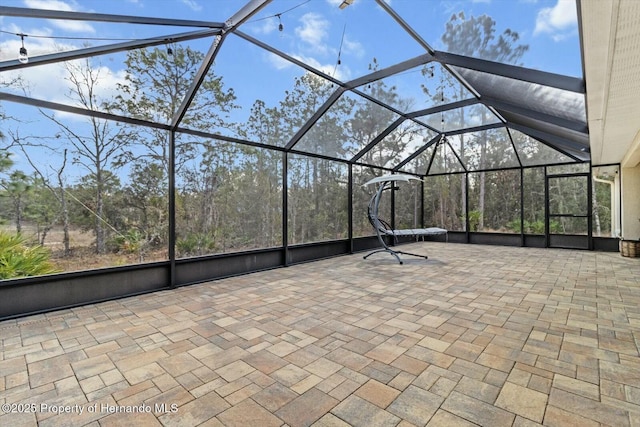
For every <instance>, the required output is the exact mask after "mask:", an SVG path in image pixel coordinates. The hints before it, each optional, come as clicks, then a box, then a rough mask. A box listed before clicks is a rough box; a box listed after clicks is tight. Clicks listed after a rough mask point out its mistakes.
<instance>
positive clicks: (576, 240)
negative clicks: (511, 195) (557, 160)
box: [544, 168, 593, 250]
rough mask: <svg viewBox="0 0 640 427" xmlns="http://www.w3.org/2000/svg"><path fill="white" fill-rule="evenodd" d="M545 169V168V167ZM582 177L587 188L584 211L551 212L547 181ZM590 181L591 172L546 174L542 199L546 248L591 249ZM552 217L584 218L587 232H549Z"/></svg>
mask: <svg viewBox="0 0 640 427" xmlns="http://www.w3.org/2000/svg"><path fill="white" fill-rule="evenodd" d="M545 170H546V168H545ZM573 178H583V179H584V180H585V181H586V189H587V206H586V212H578V213H575V212H552V211H551V194H550V191H549V188H550V187H549V183H550V181H551V180H556V179H560V180H562V179H573ZM592 191H593V189H592V182H591V173H589V172H582V173H561V174H547V173H545V180H544V199H545V213H544V219H545V247H547V248H565V249H586V250H593V213H592V204H593V202H592ZM553 218H560V219H561V218H586V220H587V234H586V235H582V234H568V233H567V234H564V233H552V232H551V227H550V225H551V220H552V219H553Z"/></svg>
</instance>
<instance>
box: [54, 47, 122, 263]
mask: <svg viewBox="0 0 640 427" xmlns="http://www.w3.org/2000/svg"><path fill="white" fill-rule="evenodd" d="M65 68H66V71H67V73H68V75H67V77H66V80H67V81H69V82H70V83H71V87H70V89H69V93H68V95H67V96H68V98H69V99H70V100H71V101H73V102H75V103H78V104H80V105H81V106H82V107H84V108H86V109H87V110H93V111H97V110H101V109H102V110H105V109H108V103H107V102H106V100H102V99H100V98H99V96H98V93H97V90H98V87H99V84H100V79H101V75H100V74H101V69H100V67H95V66H94V65H93V64H92V63H91V62H90V61H89V59H85V60H82V61H74V62H67V63H65ZM42 114H43V115H44V116H45V117H47V118H48V119H49V120H51V121H52V122H54V123H55V124H56V125H57V126H58V128H59V129H60V132H61V134H62V135H63V136H64V137H66V139H67V140H68V141H69V143H70V144H71V146H72V151H71V154H72V156H73V157H72V162H73V164H75V165H79V166H81V167H82V168H83V169H84V170H85V171H86V172H87V173H88V176H89V177H91V179H92V180H93V181H94V182H95V183H96V187H95V194H94V200H93V202H92V205H93V210H94V212H93V213H94V215H95V220H94V227H93V228H94V233H95V236H96V253H104V252H105V248H106V230H105V228H104V197H105V180H106V179H107V178H108V177H107V175H108V173H107V172H110V170H109V168H110V167H112V166H113V163H114V160H115V158H116V156H117V155H118V154H120V153H121V152H122V150H123V149H124V148H125V147H126V146H127V145H128V143H129V142H130V141H131V139H132V138H131V136H130V135H129V134H128V132H127V131H126V129H125V127H123V126H120V125H119V124H114V123H112V122H109V121H106V120H103V119H99V118H96V117H87V119H86V123H85V125H86V126H74V127H71V126H70V125H68V124H67V123H65V122H63V121H62V120H61V119H60V118H59V117H57V116H55V114H49V113H45V112H42Z"/></svg>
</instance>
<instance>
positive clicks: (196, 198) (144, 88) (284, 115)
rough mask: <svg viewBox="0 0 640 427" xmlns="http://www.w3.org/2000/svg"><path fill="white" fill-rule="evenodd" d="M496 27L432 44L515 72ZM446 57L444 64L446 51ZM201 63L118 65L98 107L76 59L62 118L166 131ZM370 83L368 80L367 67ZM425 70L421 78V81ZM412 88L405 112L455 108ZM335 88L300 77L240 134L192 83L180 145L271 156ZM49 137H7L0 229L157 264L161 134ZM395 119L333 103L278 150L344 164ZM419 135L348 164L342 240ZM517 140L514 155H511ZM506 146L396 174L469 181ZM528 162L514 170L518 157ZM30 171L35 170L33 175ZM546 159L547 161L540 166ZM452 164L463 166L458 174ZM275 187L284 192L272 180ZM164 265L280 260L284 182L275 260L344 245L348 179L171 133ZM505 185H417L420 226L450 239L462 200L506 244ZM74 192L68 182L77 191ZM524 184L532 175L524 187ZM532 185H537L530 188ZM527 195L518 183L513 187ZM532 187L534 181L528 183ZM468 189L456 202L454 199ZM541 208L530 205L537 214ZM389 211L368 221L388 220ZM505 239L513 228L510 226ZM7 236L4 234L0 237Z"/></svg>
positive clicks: (403, 220)
mask: <svg viewBox="0 0 640 427" xmlns="http://www.w3.org/2000/svg"><path fill="white" fill-rule="evenodd" d="M494 27H495V22H493V21H492V20H491V18H489V17H486V16H483V17H479V18H473V17H472V18H470V19H466V18H465V17H464V16H463V15H461V14H459V15H455V16H454V17H452V20H451V21H450V23H449V24H448V25H447V33H445V35H444V36H443V38H442V40H443V43H445V45H447V46H449V47H450V50H452V51H456V52H460V49H459V46H460V45H465V46H467V47H468V51H464V52H460V53H463V54H467V55H470V56H480V57H483V58H485V59H494V60H500V61H503V62H511V63H516V62H517V61H518V60H519V58H520V57H521V56H522V54H524V52H526V49H527V48H526V46H521V45H515V43H516V42H517V40H518V36H517V33H514V32H511V31H509V30H507V31H505V32H504V33H503V34H501V35H499V36H498V37H497V38H496V37H495V34H494V33H495V28H494ZM454 45H455V48H454ZM203 58H204V54H203V53H202V52H198V51H195V50H192V49H191V48H189V47H185V46H181V45H173V46H172V54H171V55H169V54H168V53H167V51H166V50H164V49H159V48H151V49H140V50H133V51H130V52H128V53H127V58H126V61H125V66H126V73H125V76H126V78H125V80H124V81H123V82H121V83H119V84H118V87H117V94H116V95H115V96H113V97H111V98H108V99H102V98H100V97H99V96H98V95H97V94H98V93H99V90H98V89H99V87H100V83H101V79H102V78H103V75H102V73H103V72H104V68H103V67H101V66H100V65H99V64H98V63H94V62H92V61H91V60H89V59H86V60H82V61H77V62H70V63H65V65H64V66H65V67H66V75H67V79H68V83H69V87H70V88H71V89H70V91H69V94H68V96H69V98H70V99H71V100H72V101H73V102H74V103H76V104H79V105H80V106H82V107H84V108H86V109H89V110H96V111H105V112H108V113H114V114H118V115H124V116H127V117H133V118H136V119H142V120H146V121H150V122H156V123H163V124H168V123H171V122H172V120H173V119H174V117H175V116H176V114H178V111H179V107H180V105H181V103H182V101H183V99H184V98H185V96H186V94H187V93H188V90H189V88H190V86H191V84H192V81H193V78H194V77H195V75H196V73H197V70H198V68H199V66H200V63H201V62H202V60H203ZM370 68H371V71H375V70H376V69H377V68H378V64H377V62H376V61H375V58H374V59H373V60H372V62H371V66H370ZM432 69H433V68H432V67H431V68H430V66H429V65H427V66H425V67H424V68H423V70H422V73H423V75H424V76H425V78H426V79H429V78H430V77H429V76H430V74H432ZM431 83H432V84H425V85H424V87H423V89H422V92H421V93H419V94H416V95H415V96H416V97H427V98H428V99H429V100H430V101H431V102H432V103H434V104H437V103H443V102H453V101H456V100H460V99H464V98H465V97H466V96H467V95H466V93H464V91H463V88H462V86H461V85H459V84H457V82H456V81H454V79H453V78H451V77H450V76H445V75H443V76H442V77H441V78H440V79H439V80H437V81H435V82H434V81H432V82H431ZM336 89H337V88H336V87H334V85H332V84H331V83H330V82H327V81H325V80H324V79H321V78H319V77H317V76H314V75H312V74H310V73H306V74H303V75H301V76H299V77H297V78H295V80H294V82H293V86H292V88H291V89H290V90H288V91H286V92H285V93H284V94H282V97H281V99H280V100H279V101H277V102H276V103H275V104H273V105H268V104H267V103H266V102H265V101H264V100H256V101H255V103H254V104H253V105H252V106H251V108H250V113H249V115H248V119H247V120H246V121H242V122H238V121H237V120H234V117H235V115H234V112H236V111H237V110H239V109H241V106H240V105H238V103H237V102H238V101H237V98H236V95H235V92H234V89H233V88H230V87H227V86H226V85H225V82H224V79H223V77H222V76H219V75H216V74H215V67H213V68H212V71H210V72H209V74H208V75H207V76H206V77H205V79H204V81H203V83H202V87H201V88H200V89H199V91H198V93H197V94H196V96H195V97H194V99H193V101H192V103H191V105H190V106H189V108H188V110H187V112H186V115H185V116H184V118H183V120H182V122H181V126H182V127H183V128H186V129H190V130H193V131H204V132H212V133H220V130H221V129H225V130H226V131H227V132H231V133H232V134H233V135H234V136H235V137H237V138H240V139H244V140H247V141H251V142H255V143H259V144H263V145H265V146H273V147H280V148H281V147H283V146H284V145H285V144H286V143H287V142H288V141H289V140H290V139H291V137H292V136H293V135H295V134H296V132H297V131H298V130H299V129H300V127H301V126H302V125H303V124H304V123H306V121H307V120H308V119H309V118H310V117H311V116H313V114H314V113H315V112H316V111H317V110H318V108H319V107H320V106H321V105H322V104H323V103H324V102H325V101H326V100H327V99H328V98H329V97H330V96H331V94H333V93H334V91H335V90H336ZM360 90H362V91H363V92H365V93H367V94H369V95H371V96H372V97H374V98H377V99H379V100H381V101H383V102H386V103H388V104H390V105H394V106H396V108H398V109H399V110H406V111H409V110H410V106H411V105H412V103H413V102H414V100H413V99H411V98H403V96H402V95H401V94H400V93H399V91H398V89H397V88H396V87H394V86H389V85H387V84H386V83H385V82H384V80H380V81H376V82H373V83H371V84H368V85H366V86H363V87H361V88H360ZM41 113H42V117H43V119H44V120H47V121H48V122H49V123H51V124H53V125H54V126H55V129H56V130H57V131H56V133H55V134H54V135H50V136H41V135H34V134H27V133H25V132H27V131H25V129H28V126H25V127H20V126H18V127H17V128H16V129H11V130H8V131H7V132H6V135H5V137H4V139H3V140H2V141H3V142H2V144H3V145H4V147H3V151H2V155H3V159H5V161H4V166H3V167H2V169H0V175H1V179H0V196H2V197H1V198H0V201H1V202H2V203H1V204H0V218H2V219H3V220H4V221H5V222H6V224H11V227H15V231H16V232H18V233H20V232H21V231H23V230H22V229H23V226H24V225H25V224H29V225H31V226H33V225H35V226H36V228H37V231H36V237H37V240H38V243H39V244H40V245H45V244H47V243H49V242H50V241H51V237H50V233H51V232H52V230H54V229H55V230H58V231H60V232H61V233H60V234H61V236H62V237H61V238H60V239H61V241H62V242H61V243H62V253H61V254H60V255H61V256H67V257H68V256H72V255H73V249H74V247H73V238H72V237H73V236H72V233H73V231H74V230H82V231H86V232H90V233H91V234H92V235H93V237H94V239H95V240H94V243H93V245H92V250H93V251H94V252H95V253H96V254H105V253H109V252H125V253H132V254H136V255H137V256H138V257H139V258H138V259H139V260H140V261H143V260H153V259H166V256H167V252H166V248H167V244H168V241H169V236H168V229H169V228H168V225H169V211H168V198H169V173H170V170H171V168H170V162H171V156H170V154H171V153H170V149H169V147H170V144H169V138H170V135H169V132H167V131H166V130H163V129H159V128H156V127H145V126H135V125H131V124H125V123H116V122H110V121H106V120H103V119H99V118H96V117H83V118H82V123H80V122H79V121H78V119H77V118H76V119H73V120H70V119H68V117H66V116H64V115H61V114H59V113H55V112H50V111H45V110H42V111H41ZM486 114H487V111H486V109H482V107H476V109H475V110H474V109H465V110H460V111H459V112H457V113H456V114H453V115H448V116H447V121H448V122H447V126H450V127H454V128H455V127H460V128H463V127H466V126H468V125H469V123H471V121H473V120H475V121H477V120H479V118H480V120H486V119H487V118H488V117H484V116H485V115H486ZM397 118H398V116H397V114H395V113H393V112H392V111H390V110H387V109H385V108H382V107H380V106H379V105H378V104H375V103H373V102H371V101H369V100H367V99H365V98H363V97H360V96H357V95H353V94H351V93H349V92H346V93H345V94H343V95H342V96H341V97H340V98H338V100H337V101H336V102H335V103H334V104H333V105H332V106H331V108H329V110H328V111H327V112H326V113H325V114H323V115H322V116H321V117H320V119H319V120H318V121H317V122H316V123H315V125H314V126H312V127H311V128H310V130H309V131H308V132H307V133H306V134H305V135H304V136H303V137H302V138H301V139H300V141H298V142H297V144H296V145H295V146H294V147H293V148H294V150H296V152H298V151H300V152H309V153H314V154H318V155H321V156H326V157H332V158H336V159H343V160H348V159H350V158H352V157H353V156H354V155H356V154H357V153H358V152H360V150H362V149H363V148H365V147H366V146H367V145H368V144H369V143H370V142H371V141H372V140H373V139H374V138H375V137H377V136H378V134H379V133H380V132H381V131H382V130H384V129H385V128H386V127H387V126H389V125H390V124H391V123H392V122H393V121H394V120H396V119H397ZM433 135H434V133H429V132H425V129H424V128H423V127H419V126H415V123H412V122H407V124H404V123H403V125H401V126H399V127H398V128H397V129H395V130H394V131H393V132H391V133H390V134H389V135H388V136H387V137H385V138H384V139H383V140H382V141H380V143H378V144H377V145H376V146H375V147H374V148H373V149H371V150H369V151H367V152H366V153H365V154H364V155H363V156H362V157H361V159H360V160H359V161H360V162H361V163H364V164H368V165H371V166H354V167H353V171H354V172H353V176H354V187H353V223H354V224H353V231H354V236H356V237H357V236H363V235H371V234H372V233H373V230H372V229H371V227H370V225H369V223H368V221H367V217H366V208H367V204H368V202H369V199H370V197H371V195H372V194H373V191H374V188H366V187H362V184H363V183H364V182H366V181H368V180H369V179H371V178H373V177H375V176H379V175H382V174H383V173H387V172H385V171H384V170H383V169H380V168H379V167H390V166H394V165H395V164H396V163H397V162H399V161H400V160H402V159H403V158H404V157H406V156H408V155H409V154H411V152H412V151H411V150H414V149H416V148H417V147H419V146H421V145H423V144H425V143H426V142H427V141H429V140H430V139H431V138H432V137H433ZM512 138H514V142H516V141H517V146H518V149H519V154H520V155H521V157H524V158H532V159H533V158H536V159H537V160H536V161H539V162H541V163H545V162H547V161H549V162H553V161H557V159H556V158H555V157H554V156H556V155H557V153H551V152H549V151H545V150H544V147H542V146H541V145H540V144H539V143H537V142H535V141H532V140H530V139H527V138H523V137H522V136H521V135H517V134H515V135H512ZM519 138H520V139H522V140H519ZM510 141H511V139H509V135H507V134H506V131H504V130H495V131H485V132H480V133H476V134H470V135H463V136H459V137H457V138H451V139H450V140H446V141H442V143H439V144H436V145H435V146H434V147H432V149H430V150H426V151H425V153H424V154H423V155H421V156H420V157H418V158H417V159H416V160H415V161H414V162H412V163H411V164H409V165H407V167H406V168H404V169H403V170H404V171H408V172H415V173H417V174H425V173H426V172H427V168H429V167H430V169H429V171H430V172H431V173H450V172H457V171H460V170H462V165H464V167H465V168H467V169H468V170H472V171H476V170H483V169H491V168H500V167H511V166H514V164H517V159H516V153H515V151H514V150H513V149H512V148H511V149H506V148H505V147H511V142H510ZM8 153H13V154H15V155H19V156H20V157H22V158H23V159H24V160H25V161H26V162H28V164H29V165H30V166H31V169H32V170H30V171H24V170H17V169H15V168H13V167H12V166H11V164H10V162H8V161H7V159H9V157H8ZM527 153H528V154H527ZM43 156H44V157H45V158H46V161H45V162H43ZM545 156H547V157H545ZM461 162H462V163H461ZM285 166H286V170H287V174H286V177H283V174H284V170H285ZM175 172H176V175H175V183H176V187H175V190H176V236H175V237H176V249H177V255H178V256H180V257H186V256H196V255H204V254H213V253H223V252H230V251H238V250H248V249H253V248H266V247H273V246H280V245H281V244H282V241H283V236H282V233H283V227H282V221H283V191H284V188H285V182H284V179H286V189H287V220H288V223H287V230H288V236H287V239H288V242H289V244H298V243H307V242H314V241H322V240H333V239H344V238H346V237H347V233H348V207H349V201H348V185H349V181H348V165H347V163H346V162H340V161H331V160H327V159H325V158H320V157H310V156H304V155H303V154H300V153H289V154H288V155H287V164H286V165H285V164H284V155H283V153H282V152H281V151H278V150H275V149H274V150H270V149H267V148H260V147H255V146H252V145H250V144H247V145H244V144H238V143H233V142H226V141H222V140H217V139H213V138H205V137H202V136H195V132H194V133H189V132H178V133H176V135H175ZM515 175H519V171H515V172H514V171H497V172H474V173H472V174H471V175H470V177H469V180H468V181H467V179H466V178H465V175H464V174H457V175H447V176H444V175H443V176H437V177H431V178H428V179H427V181H426V183H425V197H424V212H425V225H426V226H441V227H444V228H447V229H450V230H462V229H464V224H465V222H466V219H465V218H464V215H465V214H464V213H465V212H466V206H465V204H466V197H465V192H466V191H467V190H468V191H469V203H470V218H469V219H470V222H471V220H472V218H471V215H472V213H473V215H474V218H473V225H472V228H473V229H476V230H480V231H482V230H499V231H517V230H515V227H516V225H514V224H515V223H514V221H515V220H516V219H519V209H520V207H519V197H520V196H519V194H520V190H519V178H518V179H514V176H515ZM78 176H79V177H78ZM536 176H537V175H536ZM543 180H544V177H543ZM527 182H529V181H527ZM532 182H533V181H532ZM538 184H539V182H536V183H535V184H532V188H535V191H531V192H527V195H528V196H530V197H531V199H530V200H529V199H527V200H526V201H525V214H526V215H529V216H530V218H529V216H528V217H527V218H528V220H527V221H530V222H531V223H535V222H536V221H539V219H540V208H541V206H542V207H543V205H540V200H539V194H540V193H539V191H543V190H540V188H544V181H543V183H542V187H539V186H538ZM467 186H468V189H467ZM542 203H543V201H542ZM390 206H391V204H390V201H389V200H388V199H384V200H383V204H382V207H381V212H383V215H384V213H385V212H387V213H388V216H389V217H391V212H390ZM395 206H396V218H395V219H396V225H397V226H398V227H399V228H403V227H416V226H420V225H421V221H420V220H421V218H420V213H421V210H422V206H421V194H420V187H419V186H418V187H416V186H413V187H407V188H403V189H402V190H401V191H399V192H398V193H397V194H396V203H395ZM517 222H518V224H517V227H519V221H517ZM6 227H7V226H6V225H5V228H6Z"/></svg>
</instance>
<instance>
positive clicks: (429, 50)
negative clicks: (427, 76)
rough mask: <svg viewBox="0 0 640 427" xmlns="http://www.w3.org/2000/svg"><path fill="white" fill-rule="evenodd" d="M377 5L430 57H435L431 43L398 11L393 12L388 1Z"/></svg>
mask: <svg viewBox="0 0 640 427" xmlns="http://www.w3.org/2000/svg"><path fill="white" fill-rule="evenodd" d="M376 3H378V6H380V7H381V8H382V10H384V11H385V12H387V13H388V14H389V15H390V16H391V18H393V20H394V21H396V22H397V23H398V25H400V26H401V27H402V29H403V30H405V31H406V32H407V33H408V34H409V35H410V36H411V37H412V38H413V39H414V40H415V41H417V42H418V43H419V44H420V46H422V47H423V48H424V50H426V51H427V53H429V54H430V55H433V53H434V52H435V50H434V49H433V48H432V47H431V45H429V43H427V42H426V41H425V40H424V39H423V38H422V37H420V35H419V34H418V33H417V32H415V31H414V29H413V28H411V26H410V25H409V24H407V23H406V22H405V20H404V19H402V18H401V17H400V15H398V14H397V13H396V11H395V10H393V9H392V8H391V6H389V4H388V3H387V2H386V1H384V0H376Z"/></svg>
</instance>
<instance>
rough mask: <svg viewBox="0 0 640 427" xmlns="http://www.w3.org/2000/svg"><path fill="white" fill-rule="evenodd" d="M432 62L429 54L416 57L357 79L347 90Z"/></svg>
mask: <svg viewBox="0 0 640 427" xmlns="http://www.w3.org/2000/svg"><path fill="white" fill-rule="evenodd" d="M432 60H433V57H432V56H431V55H429V54H424V55H420V56H416V57H415V58H411V59H409V60H407V61H404V62H400V63H398V64H395V65H392V66H391V67H387V68H384V69H382V70H378V71H374V72H373V73H370V74H367V75H366V76H362V77H359V78H357V79H354V80H351V81H349V82H347V83H346V84H345V87H346V88H347V89H353V88H354V87H358V86H362V85H365V84H367V83H372V82H375V81H377V80H380V79H384V78H385V77H389V76H392V75H394V74H398V73H401V72H403V71H406V70H410V69H411V68H415V67H418V66H420V65H424V64H427V63H429V62H431V61H432Z"/></svg>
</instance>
